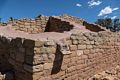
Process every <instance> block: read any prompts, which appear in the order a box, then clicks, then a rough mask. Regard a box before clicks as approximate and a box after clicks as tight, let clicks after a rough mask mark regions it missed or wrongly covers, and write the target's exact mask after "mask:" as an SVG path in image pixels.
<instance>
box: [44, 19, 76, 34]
mask: <svg viewBox="0 0 120 80" xmlns="http://www.w3.org/2000/svg"><path fill="white" fill-rule="evenodd" d="M73 27H74V25H72V24H70V22H68V21H64V20H61V19H60V18H59V17H58V18H57V17H50V18H49V22H48V26H47V27H46V31H47V32H64V31H70V30H72V29H73Z"/></svg>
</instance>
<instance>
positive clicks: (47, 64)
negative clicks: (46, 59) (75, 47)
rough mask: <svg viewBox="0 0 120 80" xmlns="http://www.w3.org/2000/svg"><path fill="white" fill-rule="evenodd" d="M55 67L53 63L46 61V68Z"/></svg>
mask: <svg viewBox="0 0 120 80" xmlns="http://www.w3.org/2000/svg"><path fill="white" fill-rule="evenodd" d="M52 67H53V63H45V64H44V69H51V68H52Z"/></svg>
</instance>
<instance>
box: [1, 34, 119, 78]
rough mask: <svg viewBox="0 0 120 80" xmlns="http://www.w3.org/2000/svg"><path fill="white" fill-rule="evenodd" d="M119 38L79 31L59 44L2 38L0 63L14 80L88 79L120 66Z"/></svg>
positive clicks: (48, 41) (46, 41) (111, 35)
mask: <svg viewBox="0 0 120 80" xmlns="http://www.w3.org/2000/svg"><path fill="white" fill-rule="evenodd" d="M58 36H59V35H58ZM119 38H120V34H119V33H111V32H99V33H94V32H78V33H73V34H72V35H71V36H70V37H67V38H65V39H62V40H59V41H57V42H56V41H53V40H43V41H41V40H30V39H24V38H23V39H22V38H15V39H9V38H5V37H1V38H0V43H1V44H0V46H1V48H0V50H1V53H0V57H1V63H2V64H3V65H5V66H7V67H6V68H5V67H1V72H2V70H3V73H4V74H6V73H8V72H9V74H10V73H12V75H13V77H14V80H76V79H78V80H87V79H88V78H90V77H91V76H93V75H95V74H97V73H99V72H101V71H104V70H107V69H110V68H111V67H114V66H116V65H119V62H120V59H119V57H120V54H119V52H120V50H119V48H120V39H119ZM3 44H4V45H3ZM2 61H4V62H2ZM0 66H1V64H0Z"/></svg>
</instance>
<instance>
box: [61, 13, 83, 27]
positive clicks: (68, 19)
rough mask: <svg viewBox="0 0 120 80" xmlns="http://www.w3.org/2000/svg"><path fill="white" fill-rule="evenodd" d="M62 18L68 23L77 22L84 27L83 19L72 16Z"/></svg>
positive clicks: (62, 16)
mask: <svg viewBox="0 0 120 80" xmlns="http://www.w3.org/2000/svg"><path fill="white" fill-rule="evenodd" d="M60 18H62V19H65V20H67V21H72V22H75V23H77V24H80V25H83V22H84V20H83V19H81V18H79V17H75V16H71V15H61V16H60Z"/></svg>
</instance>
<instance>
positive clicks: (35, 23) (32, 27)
mask: <svg viewBox="0 0 120 80" xmlns="http://www.w3.org/2000/svg"><path fill="white" fill-rule="evenodd" d="M48 20H49V17H48V16H40V17H37V18H35V19H18V20H13V21H9V22H8V24H10V25H12V26H13V27H14V28H15V29H16V30H19V31H24V32H28V33H32V34H34V33H41V32H44V31H45V28H46V26H47V22H48Z"/></svg>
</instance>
